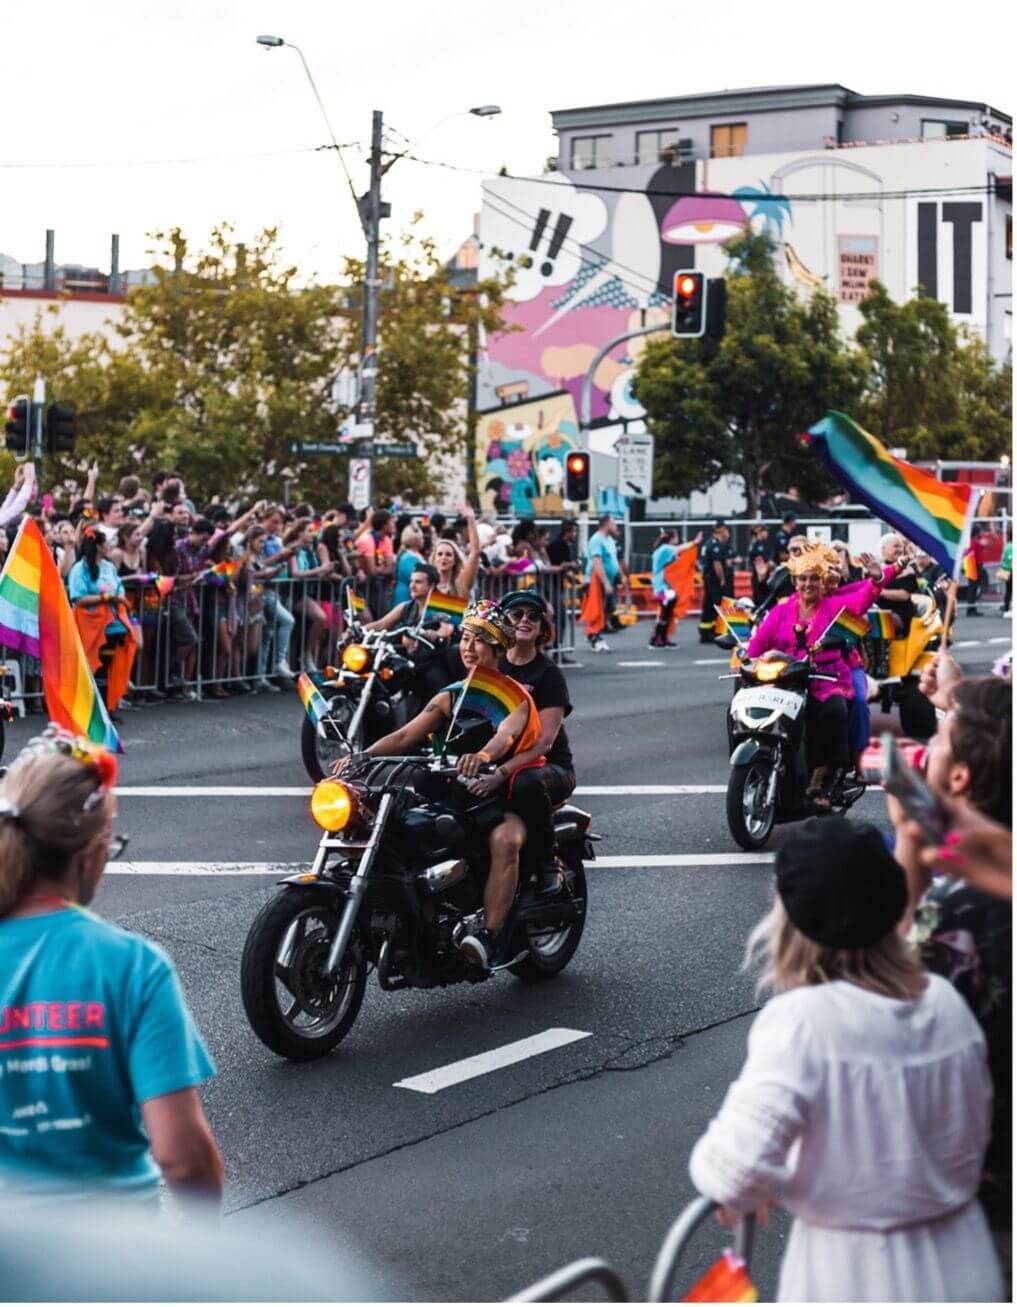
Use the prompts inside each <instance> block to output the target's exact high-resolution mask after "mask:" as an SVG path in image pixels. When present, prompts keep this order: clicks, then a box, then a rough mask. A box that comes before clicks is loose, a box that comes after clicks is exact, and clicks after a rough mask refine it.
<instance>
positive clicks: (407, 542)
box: [399, 522, 424, 549]
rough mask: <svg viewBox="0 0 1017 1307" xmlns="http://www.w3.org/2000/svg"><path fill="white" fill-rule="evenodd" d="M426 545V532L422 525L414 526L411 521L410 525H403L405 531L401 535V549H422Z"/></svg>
mask: <svg viewBox="0 0 1017 1307" xmlns="http://www.w3.org/2000/svg"><path fill="white" fill-rule="evenodd" d="M423 547H424V533H423V531H421V529H420V527H418V526H414V525H413V523H412V522H411V523H410V524H409V526H404V527H403V533H402V535H401V536H400V537H399V548H400V549H422V548H423Z"/></svg>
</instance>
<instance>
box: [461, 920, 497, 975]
mask: <svg viewBox="0 0 1017 1307" xmlns="http://www.w3.org/2000/svg"><path fill="white" fill-rule="evenodd" d="M458 945H459V951H460V952H461V953H462V954H463V955H464V956H465V957H466V958H467V959H468V960H469V961H470V962H472V963H473V964H474V966H477V967H480V968H481V969H482V970H484V971H490V969H491V965H492V962H493V960H494V935H493V934H492V933H491V931H489V930H488V929H487V928H486V927H485V926H480V927H478V928H476V929H474V930H468V931H467V932H466V934H465V935H463V936H462V937H461V938H460V939H459V941H458Z"/></svg>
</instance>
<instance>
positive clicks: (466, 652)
mask: <svg viewBox="0 0 1017 1307" xmlns="http://www.w3.org/2000/svg"><path fill="white" fill-rule="evenodd" d="M460 630H461V637H460V642H459V655H460V657H461V658H462V661H463V666H464V667H465V668H466V671H467V674H469V673H470V672H471V671H473V670H474V669H478V670H490V671H497V668H498V657H499V654H501V653H503V652H505V651H506V650H508V649H511V647H512V645H513V644H514V643H515V635H514V633H513V630H512V626H511V624H510V623H509V621H508V620H507V618H506V617H505V615H504V613H503V612H502V611H501V609H500V607H499V606H498V605H497V604H496V603H494V602H492V601H491V600H490V599H481V600H479V601H478V602H477V603H475V604H472V605H471V606H470V607H469V608H467V610H466V612H465V613H464V614H463V620H462V624H461V627H460ZM515 684H516V685H517V688H518V689H519V690H520V691H521V692H522V694H523V695H524V696H525V697H524V701H523V702H522V703H520V704H519V705H518V706H517V707H515V708H514V709H513V710H512V712H511V713H510V714H509V715H508V717H506V718H505V720H504V721H503V722H502V723H501V724H500V726H499V727H498V729H497V730H496V731H494V733H493V734H491V727H490V725H489V724H488V723H486V722H480V723H478V724H477V725H476V726H474V727H468V728H467V729H466V731H465V732H464V736H465V738H468V740H469V742H470V745H471V748H472V751H471V752H468V753H462V754H460V755H459V759H458V762H457V764H456V768H457V770H458V772H459V774H460V775H461V776H463V777H465V778H467V782H468V783H467V789H468V790H469V792H470V793H471V794H472V795H474V796H475V797H478V798H485V797H490V796H492V795H497V796H498V798H499V799H500V800H501V801H502V804H503V807H504V814H503V816H502V819H501V821H500V822H499V823H498V824H497V825H496V826H495V827H494V829H493V830H492V831H491V834H490V837H489V846H490V850H491V870H490V874H489V875H488V878H487V884H486V886H485V888H484V909H483V914H482V916H481V921H480V922H478V924H477V925H476V926H475V927H474V928H473V929H471V930H470V931H469V932H468V933H467V934H465V935H463V936H462V937H461V938H460V939H459V940H458V945H459V947H460V948H461V949H462V951H463V952H464V953H465V954H466V955H467V956H468V957H469V958H470V959H471V961H473V962H476V963H477V965H478V966H482V967H489V966H491V965H492V962H493V960H494V958H495V955H496V951H497V943H498V941H497V936H498V933H499V931H500V930H501V928H502V926H503V925H504V924H505V919H506V917H507V916H508V913H509V909H510V908H511V906H512V900H513V898H514V897H515V892H516V885H517V883H518V880H519V860H520V851H521V850H523V848H524V845H525V846H528V847H527V849H526V852H527V853H528V854H529V858H528V862H529V863H533V862H534V861H535V860H536V859H538V858H543V859H546V858H547V857H548V856H549V855H550V847H551V846H550V843H548V844H546V845H543V844H542V843H541V841H542V837H543V834H544V832H545V831H546V830H550V829H552V827H551V821H552V818H551V802H550V799H549V798H548V795H547V791H546V789H544V787H543V786H536V787H533V788H531V790H530V791H528V792H526V793H524V794H522V795H519V796H517V794H516V787H515V785H514V783H513V782H514V774H515V773H516V772H518V771H519V770H520V769H521V768H524V767H527V766H531V765H533V764H541V763H542V762H543V758H544V754H543V748H542V739H543V730H542V727H541V722H540V717H539V716H538V713H537V708H536V705H535V704H534V702H533V699H532V698H531V696H530V694H529V691H528V690H526V689H525V688H524V687H523V686H521V685H518V682H516V683H515ZM458 698H459V687H458V686H449V687H448V688H447V689H444V690H442V691H440V692H439V693H438V694H436V695H435V696H434V698H433V699H432V700H431V701H430V703H428V704H427V706H426V707H425V708H424V709H422V711H421V712H419V713H418V714H417V716H416V717H414V718H413V720H412V721H411V722H407V724H406V725H405V726H403V727H401V728H400V729H399V730H397V731H393V732H392V733H391V734H390V735H386V736H384V737H383V738H382V739H380V740H378V741H377V742H376V743H375V744H372V745H371V747H370V748H369V749H367V750H366V752H365V753H358V754H353V755H352V756H350V757H349V758H344V759H343V760H342V761H341V762H340V763H339V764H338V765H337V767H336V775H344V774H346V773H349V772H355V771H356V770H358V768H359V767H360V766H362V765H363V761H364V760H365V759H366V758H368V757H370V758H385V757H389V756H398V755H402V754H408V753H412V752H413V751H414V750H415V749H419V748H420V746H421V745H423V744H424V743H425V741H426V740H427V739H428V737H429V736H431V735H433V734H435V733H436V732H440V731H441V730H442V729H443V728H445V727H446V726H447V724H448V723H450V722H451V719H452V716H453V713H454V712H455V707H456V702H457V700H458ZM458 728H459V723H458V722H457V730H458ZM481 735H486V736H487V737H488V738H487V739H486V740H481V739H480V736H481ZM455 738H456V737H453V738H452V739H451V740H449V743H450V744H451V743H454V741H455ZM492 763H496V764H498V765H497V767H496V770H495V772H494V773H493V775H490V776H481V775H480V771H481V769H482V768H483V767H485V766H490V765H491V764H492ZM481 922H482V924H481Z"/></svg>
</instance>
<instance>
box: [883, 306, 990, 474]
mask: <svg viewBox="0 0 1017 1307" xmlns="http://www.w3.org/2000/svg"><path fill="white" fill-rule="evenodd" d="M859 308H860V309H861V313H862V317H863V322H862V325H861V326H860V327H859V329H858V333H857V339H858V342H859V344H860V345H861V347H862V348H863V349H864V351H865V353H866V355H867V356H868V359H869V362H870V368H869V382H868V385H867V387H866V390H865V393H864V395H863V398H862V403H861V407H860V411H859V418H860V420H861V422H862V424H863V426H866V427H867V428H868V430H870V431H871V432H872V434H873V435H875V436H878V437H879V438H880V440H882V441H883V443H884V444H887V445H892V446H903V447H904V448H905V449H906V450H907V453H908V458H910V459H934V458H947V459H976V460H985V461H991V460H995V459H998V458H999V456H1000V455H1001V454H1003V453H1006V452H1008V451H1009V448H1010V439H1011V427H1012V412H1013V410H1012V403H1011V369H1010V367H1009V365H1006V366H1003V367H1000V366H998V365H997V364H995V363H994V362H993V359H992V357H991V355H990V354H989V351H988V349H987V348H986V346H985V343H984V341H982V340H981V338H980V337H978V336H973V335H970V334H969V333H968V332H967V330H966V329H965V328H963V327H962V328H958V327H956V326H955V325H954V322H953V320H952V319H951V317H950V313H949V311H948V309H947V307H946V305H945V304H942V303H940V301H939V300H935V299H929V298H928V297H926V296H916V297H915V298H913V299H910V300H907V301H906V302H905V303H903V304H897V303H895V302H894V301H893V300H892V299H891V298H890V296H889V294H888V292H887V290H886V287H885V286H883V285H882V284H881V283H879V282H875V283H873V285H872V288H871V290H870V292H869V294H868V295H867V296H866V298H865V299H864V300H863V301H862V303H861V304H860V305H859Z"/></svg>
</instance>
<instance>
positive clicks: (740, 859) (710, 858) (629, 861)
mask: <svg viewBox="0 0 1017 1307" xmlns="http://www.w3.org/2000/svg"><path fill="white" fill-rule="evenodd" d="M773 857H774V855H773V854H772V853H741V852H739V853H609V854H605V855H604V856H603V857H600V856H599V855H598V857H597V860H596V861H595V862H594V863H592V864H591V868H592V869H593V870H596V868H598V867H736V866H741V865H742V864H746V863H754V862H772V861H773Z"/></svg>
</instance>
